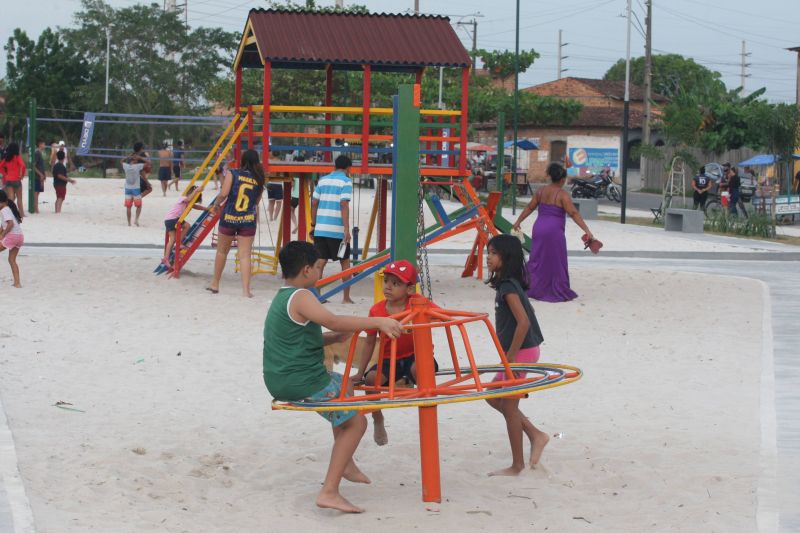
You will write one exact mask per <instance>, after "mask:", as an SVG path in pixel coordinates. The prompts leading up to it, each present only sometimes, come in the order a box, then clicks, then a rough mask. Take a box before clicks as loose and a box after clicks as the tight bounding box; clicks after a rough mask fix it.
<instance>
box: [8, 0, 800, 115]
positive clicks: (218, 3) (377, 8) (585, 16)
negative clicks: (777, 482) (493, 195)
mask: <svg viewBox="0 0 800 533" xmlns="http://www.w3.org/2000/svg"><path fill="white" fill-rule="evenodd" d="M5 1H8V2H9V3H11V0H5ZM107 1H108V3H110V4H111V5H112V6H114V7H127V6H130V5H133V4H136V3H141V2H139V1H137V0H107ZM519 1H520V43H519V45H520V49H522V50H528V49H531V48H533V49H535V50H536V51H537V52H538V53H539V54H541V57H540V58H539V59H537V60H536V62H535V63H534V65H533V67H532V68H531V69H529V70H528V71H527V72H525V73H523V74H521V75H520V87H528V86H531V85H536V84H539V83H544V82H547V81H552V80H553V79H556V77H557V72H556V71H557V63H558V30H559V29H560V30H562V42H564V43H568V44H566V46H564V47H563V52H562V54H563V55H564V56H567V57H566V58H565V59H563V61H562V69H567V70H566V72H564V73H563V76H577V77H585V78H601V77H602V76H603V74H604V73H605V72H606V70H608V68H609V67H610V66H611V65H613V64H614V63H615V62H616V61H617V60H618V59H620V58H624V57H625V48H626V20H625V18H624V15H625V9H626V0H558V1H548V2H546V1H544V0H519ZM632 1H633V12H634V14H635V17H634V23H633V24H632V26H633V29H632V31H631V55H632V56H633V57H636V56H640V55H644V36H643V33H644V31H643V28H644V20H645V15H644V13H645V7H644V6H645V2H646V0H632ZM184 2H188V9H189V14H188V18H189V24H190V26H199V25H202V26H219V27H222V28H223V29H225V30H228V31H241V30H242V28H243V26H244V21H245V20H246V18H247V12H248V10H249V9H250V8H253V7H268V2H264V1H261V2H259V1H257V0H255V1H254V0H250V1H242V0H178V4H182V3H184ZM418 2H419V4H420V6H419V7H420V12H421V13H426V14H441V15H448V16H450V18H451V22H452V23H453V24H455V23H457V22H471V21H472V19H473V18H475V20H476V21H477V23H478V25H477V34H478V35H477V46H478V48H485V49H489V50H506V49H508V50H513V49H514V46H515V42H514V41H515V30H514V28H515V6H516V1H515V0H490V1H485V0H484V1H481V0H418ZM158 3H159V4H162V5H163V0H158ZM317 3H318V5H321V6H327V5H334V3H335V0H318V2H317ZM349 3H351V2H349V1H348V0H345V4H349ZM355 3H359V4H363V5H366V6H367V7H368V8H369V9H370V10H371V11H374V12H386V13H398V12H405V11H413V9H414V0H358V1H357V2H355ZM79 8H80V1H79V0H57V1H56V0H34V1H29V2H14V3H13V4H11V7H9V6H8V5H7V6H6V7H5V8H4V9H3V11H4V16H2V17H0V41H1V42H2V43H3V44H5V42H6V41H7V40H8V37H9V35H10V34H11V33H12V31H13V29H14V28H17V27H19V28H22V29H24V30H25V31H26V32H27V33H28V35H29V36H31V37H36V36H38V35H39V34H40V33H41V31H42V30H43V29H44V28H45V27H47V26H69V25H71V24H72V19H73V17H72V14H73V13H74V12H76V11H77V10H78V9H79ZM6 14H9V15H10V16H5V15H6ZM46 14H49V15H50V16H45V15H46ZM53 14H58V16H57V17H53V16H52V15H53ZM454 27H455V28H456V31H457V33H458V35H459V37H460V38H461V40H462V41H463V43H464V45H465V46H466V47H467V48H468V49H469V48H471V46H472V35H471V31H472V25H471V24H470V25H458V26H454ZM798 29H800V2H798V0H762V1H760V2H753V1H752V0H710V1H707V0H653V51H654V53H677V54H681V55H683V56H686V57H691V58H693V59H694V60H695V61H697V62H698V63H700V64H702V65H704V66H706V67H708V68H710V69H712V70H715V71H717V72H720V73H721V74H722V77H723V81H724V82H725V84H726V85H727V86H728V87H729V88H735V87H739V86H740V85H741V70H742V69H741V65H742V41H743V40H744V41H745V42H746V45H745V46H746V52H747V54H748V55H747V56H746V57H745V62H746V63H747V64H748V66H747V67H746V74H747V77H746V78H745V93H750V92H752V91H753V90H756V89H759V88H761V87H766V89H767V92H766V97H767V99H768V100H770V101H772V102H794V101H795V83H796V72H797V70H796V69H797V55H796V54H795V53H794V52H789V51H787V50H785V49H786V48H789V47H795V46H800V32H799V31H798ZM5 70H6V69H5V61H2V62H0V77H1V76H4V75H5Z"/></svg>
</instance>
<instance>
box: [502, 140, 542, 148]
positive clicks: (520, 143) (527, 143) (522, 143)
mask: <svg viewBox="0 0 800 533" xmlns="http://www.w3.org/2000/svg"><path fill="white" fill-rule="evenodd" d="M513 146H514V141H506V142H504V143H503V147H504V148H511V147H513ZM517 148H519V149H520V150H538V149H539V145H538V144H536V143H535V142H533V141H532V140H530V139H517Z"/></svg>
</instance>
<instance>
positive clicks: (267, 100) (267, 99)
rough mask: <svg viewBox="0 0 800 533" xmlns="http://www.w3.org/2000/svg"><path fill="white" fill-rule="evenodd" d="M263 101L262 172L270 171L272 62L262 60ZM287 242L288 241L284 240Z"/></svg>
mask: <svg viewBox="0 0 800 533" xmlns="http://www.w3.org/2000/svg"><path fill="white" fill-rule="evenodd" d="M263 99H264V101H263V102H262V103H263V105H264V111H263V113H264V117H263V122H264V123H263V125H262V126H261V154H262V155H261V159H262V161H261V164H262V165H263V166H264V172H269V171H270V164H269V156H270V149H269V145H270V142H269V138H270V131H269V128H270V120H269V111H270V107H271V105H272V62H271V61H264V96H263ZM237 161H238V158H237ZM284 242H289V241H284Z"/></svg>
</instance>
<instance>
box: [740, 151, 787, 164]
mask: <svg viewBox="0 0 800 533" xmlns="http://www.w3.org/2000/svg"><path fill="white" fill-rule="evenodd" d="M779 159H780V157H778V156H776V155H770V154H758V155H754V156H753V157H751V158H750V159H745V160H744V161H742V162H741V163H739V166H740V167H758V166H769V165H774V164H775V162H776V161H778V160H779Z"/></svg>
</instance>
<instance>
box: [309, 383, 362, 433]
mask: <svg viewBox="0 0 800 533" xmlns="http://www.w3.org/2000/svg"><path fill="white" fill-rule="evenodd" d="M328 374H329V375H330V376H331V382H330V383H328V385H327V386H326V387H324V388H323V389H322V390H320V391H318V392H315V393H314V394H312V395H311V396H309V397H308V398H306V399H307V400H314V401H317V402H320V401H322V402H325V401H328V400H333V399H334V398H338V397H339V393H341V391H342V375H341V374H337V373H336V372H328ZM317 413H319V415H320V416H321V417H322V418H324V419H325V420H327V421H328V422H330V423H331V425H332V426H333V427H338V426H340V425H342V424H344V423H345V422H347V421H348V420H350V419H351V418H353V417H354V416H356V414H357V413H356V411H317Z"/></svg>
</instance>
